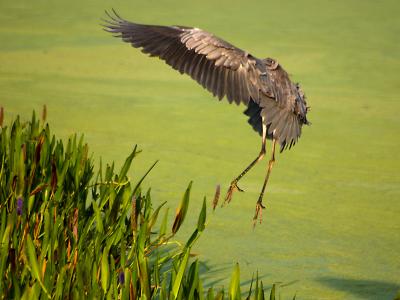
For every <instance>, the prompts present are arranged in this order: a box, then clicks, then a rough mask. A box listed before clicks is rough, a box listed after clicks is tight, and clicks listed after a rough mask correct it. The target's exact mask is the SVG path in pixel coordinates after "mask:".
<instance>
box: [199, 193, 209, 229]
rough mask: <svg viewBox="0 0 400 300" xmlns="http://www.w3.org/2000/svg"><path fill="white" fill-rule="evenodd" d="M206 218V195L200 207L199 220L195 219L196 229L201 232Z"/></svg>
mask: <svg viewBox="0 0 400 300" xmlns="http://www.w3.org/2000/svg"><path fill="white" fill-rule="evenodd" d="M206 218H207V207H206V197H204V200H203V207H202V208H201V212H200V215H199V220H198V221H197V229H198V230H199V231H200V232H202V231H203V230H204V228H205V227H206V226H205V223H206Z"/></svg>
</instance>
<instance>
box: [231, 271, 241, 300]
mask: <svg viewBox="0 0 400 300" xmlns="http://www.w3.org/2000/svg"><path fill="white" fill-rule="evenodd" d="M240 295H241V293H240V268H239V264H238V263H236V265H235V268H234V270H233V273H232V277H231V284H230V287H229V299H232V300H236V299H240Z"/></svg>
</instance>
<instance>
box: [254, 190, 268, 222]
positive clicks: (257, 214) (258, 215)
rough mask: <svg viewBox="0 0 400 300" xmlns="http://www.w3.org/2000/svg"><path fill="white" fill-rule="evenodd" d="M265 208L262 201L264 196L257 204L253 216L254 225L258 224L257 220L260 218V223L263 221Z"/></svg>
mask: <svg viewBox="0 0 400 300" xmlns="http://www.w3.org/2000/svg"><path fill="white" fill-rule="evenodd" d="M263 209H265V206H264V205H263V203H262V197H260V199H258V201H257V204H256V212H255V214H254V217H253V227H254V226H256V224H257V220H260V224H261V222H262V210H263Z"/></svg>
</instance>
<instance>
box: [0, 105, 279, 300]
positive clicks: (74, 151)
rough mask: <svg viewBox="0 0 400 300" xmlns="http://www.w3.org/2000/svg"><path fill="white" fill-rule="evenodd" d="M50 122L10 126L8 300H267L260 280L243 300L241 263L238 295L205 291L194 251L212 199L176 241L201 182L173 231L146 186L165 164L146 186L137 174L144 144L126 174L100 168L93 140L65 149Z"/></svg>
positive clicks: (6, 136) (4, 141) (4, 172)
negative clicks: (133, 169) (92, 151)
mask: <svg viewBox="0 0 400 300" xmlns="http://www.w3.org/2000/svg"><path fill="white" fill-rule="evenodd" d="M1 112H2V113H1V115H3V110H1ZM1 119H2V118H1ZM45 120H46V109H45V108H44V110H43V114H42V118H41V119H40V120H38V119H37V117H36V115H35V113H33V115H32V119H31V120H30V121H29V122H23V121H21V120H20V118H19V117H16V119H15V120H13V121H12V123H11V125H10V126H9V127H6V126H4V127H3V124H2V123H1V124H0V126H1V134H0V162H1V167H0V198H1V202H0V217H1V223H0V224H1V225H0V241H1V247H0V257H1V258H0V277H1V280H0V295H1V296H0V298H2V299H7V298H14V299H39V298H40V299H45V298H48V299H71V298H72V299H79V298H89V299H93V298H107V299H129V298H130V299H137V298H140V299H240V298H241V297H242V295H246V296H247V298H248V299H249V298H250V297H253V298H254V299H264V298H265V289H264V287H263V283H262V281H261V280H260V279H259V278H258V275H257V276H256V277H255V278H253V280H252V281H251V283H250V287H249V288H248V291H247V292H245V293H243V294H242V292H241V288H243V287H241V284H240V269H239V265H238V264H236V265H235V266H234V269H233V272H232V275H231V283H230V286H229V288H228V289H224V288H220V289H219V290H215V289H214V288H212V287H211V288H209V289H208V290H206V289H205V288H204V287H203V283H202V278H201V277H202V275H203V273H200V272H199V266H200V263H201V262H200V261H199V259H196V258H194V256H195V255H194V254H192V253H191V249H192V246H193V245H194V243H195V242H196V241H197V239H198V238H199V237H200V236H201V234H202V232H203V230H204V229H205V228H206V224H207V223H206V221H207V205H206V200H205V199H204V201H203V205H202V208H201V210H200V212H199V216H198V222H197V226H196V228H194V230H193V233H192V235H191V236H190V238H189V239H188V240H187V241H186V243H181V242H179V241H177V240H176V239H175V234H176V233H177V232H178V231H179V230H180V228H181V225H182V224H183V222H184V220H185V217H186V212H187V211H188V206H189V199H190V191H191V187H192V183H189V185H188V187H187V189H186V191H185V192H184V195H183V197H182V200H181V202H180V204H179V206H178V208H177V210H176V214H175V217H174V220H173V223H172V226H171V225H170V222H169V220H168V209H167V208H166V207H165V203H163V204H161V205H159V206H157V207H154V206H153V203H152V200H151V193H150V190H147V191H143V190H142V187H141V184H142V182H143V180H144V179H145V177H146V176H147V174H148V173H149V172H150V171H151V170H152V168H153V167H154V165H155V164H153V165H152V166H151V167H150V168H149V169H148V171H147V172H146V173H145V174H144V175H143V176H142V177H141V179H140V180H139V181H138V182H136V183H133V182H132V181H131V180H130V178H129V176H128V172H129V170H130V167H131V164H132V162H133V160H135V159H136V157H137V155H138V154H139V153H140V151H139V150H138V149H137V147H136V146H135V147H134V149H133V151H132V152H131V153H130V154H129V156H128V157H127V158H126V160H125V163H124V164H123V166H122V167H121V169H120V170H119V172H117V171H115V170H114V164H113V163H112V164H107V165H105V166H104V165H103V164H102V163H100V166H99V168H98V170H95V168H94V164H93V158H92V156H90V155H89V148H88V145H87V144H86V143H85V142H84V138H83V136H81V137H78V136H77V135H76V134H75V135H73V136H72V137H71V138H69V139H68V141H67V143H65V144H64V143H63V141H61V140H58V139H57V138H56V137H55V136H54V135H52V134H51V131H50V127H49V125H48V124H47V123H46V121H45ZM275 289H276V287H275V285H274V286H273V287H272V289H271V292H270V299H275V293H276V291H275Z"/></svg>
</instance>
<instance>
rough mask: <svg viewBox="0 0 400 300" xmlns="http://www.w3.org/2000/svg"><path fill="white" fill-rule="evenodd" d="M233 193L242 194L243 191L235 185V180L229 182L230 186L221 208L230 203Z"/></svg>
mask: <svg viewBox="0 0 400 300" xmlns="http://www.w3.org/2000/svg"><path fill="white" fill-rule="evenodd" d="M235 191H239V192H244V190H242V189H241V188H240V187H239V186H238V185H237V180H234V181H232V182H231V185H230V187H229V189H228V192H227V193H226V196H225V201H224V203H223V204H222V206H224V205H225V204H226V203H229V202H231V200H232V195H233V192H235Z"/></svg>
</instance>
